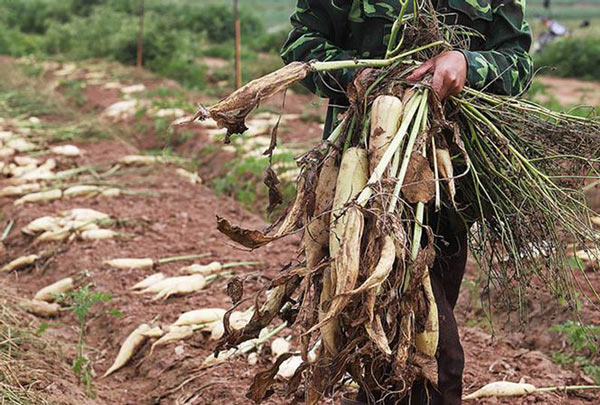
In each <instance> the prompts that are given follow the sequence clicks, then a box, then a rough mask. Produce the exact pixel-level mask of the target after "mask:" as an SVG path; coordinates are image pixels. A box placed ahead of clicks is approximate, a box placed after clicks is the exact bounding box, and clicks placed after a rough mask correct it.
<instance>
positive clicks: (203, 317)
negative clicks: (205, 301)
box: [174, 308, 226, 326]
mask: <svg viewBox="0 0 600 405" xmlns="http://www.w3.org/2000/svg"><path fill="white" fill-rule="evenodd" d="M225 312H226V311H225V310H224V309H222V308H203V309H196V310H193V311H188V312H184V313H183V314H181V315H179V318H177V321H175V323H174V325H176V326H184V325H202V324H210V323H213V322H216V321H221V320H222V319H223V316H224V315H225Z"/></svg>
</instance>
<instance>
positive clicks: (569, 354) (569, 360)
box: [549, 321, 600, 384]
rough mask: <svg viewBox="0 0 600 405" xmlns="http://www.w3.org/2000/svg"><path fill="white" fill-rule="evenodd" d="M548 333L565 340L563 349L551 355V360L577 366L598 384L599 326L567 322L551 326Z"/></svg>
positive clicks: (599, 377)
mask: <svg viewBox="0 0 600 405" xmlns="http://www.w3.org/2000/svg"><path fill="white" fill-rule="evenodd" d="M549 331H550V332H557V333H560V334H562V335H564V336H565V337H566V340H567V346H566V347H565V349H563V350H561V351H556V352H553V353H552V360H553V361H554V362H555V363H558V364H561V365H574V366H577V367H579V368H581V370H582V371H583V372H584V373H585V374H587V375H589V376H590V377H592V378H593V379H594V380H595V381H596V383H598V384H600V362H599V358H598V349H599V341H600V326H596V325H583V324H581V323H579V322H574V321H567V322H564V323H561V324H558V325H554V326H552V327H551V328H550V329H549Z"/></svg>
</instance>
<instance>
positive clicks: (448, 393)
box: [404, 221, 468, 405]
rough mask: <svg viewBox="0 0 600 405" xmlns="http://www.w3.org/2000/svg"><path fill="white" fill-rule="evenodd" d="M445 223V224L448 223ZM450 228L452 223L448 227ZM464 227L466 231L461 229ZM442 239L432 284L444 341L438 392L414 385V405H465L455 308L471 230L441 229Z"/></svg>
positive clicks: (439, 355)
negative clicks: (463, 404)
mask: <svg viewBox="0 0 600 405" xmlns="http://www.w3.org/2000/svg"><path fill="white" fill-rule="evenodd" d="M444 222H445V221H444ZM446 225H449V224H446ZM461 228H463V229H461ZM437 234H438V235H440V236H441V238H440V240H439V243H438V244H437V245H438V246H437V247H438V255H437V257H438V258H437V259H436V261H435V263H434V265H433V267H432V268H431V270H430V275H431V285H432V288H433V294H434V295H435V300H436V303H437V307H438V318H439V327H440V339H439V345H438V351H437V354H436V358H437V363H438V389H437V390H436V389H434V388H433V387H427V389H425V387H424V386H423V383H422V382H418V383H416V384H415V385H414V386H413V389H412V391H411V394H410V399H409V400H405V401H404V403H409V404H410V405H426V404H430V405H459V404H461V403H462V400H461V397H462V375H463V368H464V363H465V356H464V352H463V348H462V345H461V344H460V338H459V335H458V325H457V324H456V319H455V318H454V312H453V310H454V306H455V305H456V301H457V300H458V294H459V290H460V285H461V283H462V279H463V276H464V274H465V267H466V264H467V253H468V252H467V231H466V230H465V229H464V227H453V226H447V228H446V230H444V229H438V230H437Z"/></svg>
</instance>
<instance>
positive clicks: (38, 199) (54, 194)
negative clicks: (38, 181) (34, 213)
mask: <svg viewBox="0 0 600 405" xmlns="http://www.w3.org/2000/svg"><path fill="white" fill-rule="evenodd" d="M61 197H62V191H60V190H59V189H54V190H48V191H40V192H38V193H31V194H25V195H24V196H23V197H21V198H19V199H18V200H15V202H14V203H13V204H14V205H23V204H25V203H44V202H48V201H53V200H58V199H59V198H61Z"/></svg>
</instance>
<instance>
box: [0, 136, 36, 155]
mask: <svg viewBox="0 0 600 405" xmlns="http://www.w3.org/2000/svg"><path fill="white" fill-rule="evenodd" d="M6 147H7V148H10V149H14V150H16V151H17V152H21V153H24V152H31V151H32V150H35V149H37V146H36V145H35V144H33V143H31V142H29V141H27V140H25V139H23V138H12V139H10V140H8V141H7V142H6Z"/></svg>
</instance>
